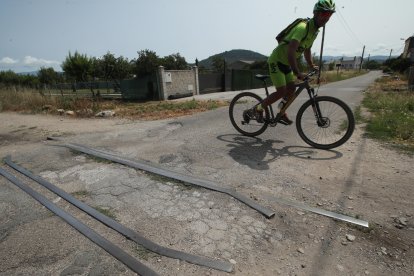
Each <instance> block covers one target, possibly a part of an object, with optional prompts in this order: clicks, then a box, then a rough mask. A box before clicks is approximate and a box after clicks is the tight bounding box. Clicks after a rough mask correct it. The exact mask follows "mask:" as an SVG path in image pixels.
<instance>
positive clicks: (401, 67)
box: [384, 57, 410, 73]
mask: <svg viewBox="0 0 414 276" xmlns="http://www.w3.org/2000/svg"><path fill="white" fill-rule="evenodd" d="M384 65H385V66H387V67H389V68H391V70H393V71H398V72H400V73H404V72H405V71H406V70H407V69H408V68H410V59H409V58H402V57H399V58H392V59H389V60H387V61H386V62H384Z"/></svg>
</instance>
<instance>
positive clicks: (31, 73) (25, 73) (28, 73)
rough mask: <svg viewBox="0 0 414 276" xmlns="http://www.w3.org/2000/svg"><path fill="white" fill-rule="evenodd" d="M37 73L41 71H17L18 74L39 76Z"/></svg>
mask: <svg viewBox="0 0 414 276" xmlns="http://www.w3.org/2000/svg"><path fill="white" fill-rule="evenodd" d="M37 73H39V71H31V72H20V73H16V74H17V75H21V76H24V75H26V76H37Z"/></svg>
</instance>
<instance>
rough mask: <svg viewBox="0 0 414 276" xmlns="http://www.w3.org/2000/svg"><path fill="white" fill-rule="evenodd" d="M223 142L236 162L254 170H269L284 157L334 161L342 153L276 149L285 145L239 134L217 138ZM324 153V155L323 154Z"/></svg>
mask: <svg viewBox="0 0 414 276" xmlns="http://www.w3.org/2000/svg"><path fill="white" fill-rule="evenodd" d="M217 139H219V140H220V141H223V142H229V143H230V144H228V145H227V146H228V147H230V148H231V149H230V151H229V155H230V156H231V157H232V158H233V159H234V161H236V162H238V163H240V164H243V165H246V166H248V167H250V168H251V169H254V170H268V169H269V164H270V163H272V162H274V161H276V160H277V159H278V158H282V157H296V158H300V159H312V160H334V159H338V158H341V157H342V156H343V154H342V153H340V152H338V151H335V150H319V149H315V148H311V147H304V146H286V147H283V148H279V149H278V148H277V147H274V145H275V144H281V143H284V142H283V141H280V140H273V139H268V140H262V139H261V138H258V137H248V136H243V135H238V134H224V135H219V136H217ZM321 153H323V154H321Z"/></svg>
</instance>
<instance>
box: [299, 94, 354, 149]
mask: <svg viewBox="0 0 414 276" xmlns="http://www.w3.org/2000/svg"><path fill="white" fill-rule="evenodd" d="M315 101H316V104H317V105H318V106H319V110H320V112H321V117H322V120H323V122H324V124H323V125H319V124H318V122H317V119H316V116H315V113H314V110H313V105H312V102H313V101H312V100H308V101H307V102H305V103H304V104H303V105H302V106H301V107H300V109H299V111H298V114H297V116H296V129H297V131H298V133H299V136H300V137H301V138H302V139H303V141H305V143H307V144H308V145H310V146H312V147H314V148H318V149H332V148H336V147H339V146H341V145H343V144H344V143H345V142H346V141H348V139H349V138H350V137H351V136H352V133H353V132H354V129H355V118H354V115H353V113H352V110H351V108H349V106H348V105H347V104H346V103H344V102H343V101H341V100H340V99H337V98H334V97H330V96H321V97H317V98H315Z"/></svg>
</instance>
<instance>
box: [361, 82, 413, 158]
mask: <svg viewBox="0 0 414 276" xmlns="http://www.w3.org/2000/svg"><path fill="white" fill-rule="evenodd" d="M367 92H368V93H366V95H365V98H364V100H363V105H364V106H365V107H366V108H368V109H369V111H370V112H371V116H370V117H369V118H368V120H367V127H366V130H367V135H368V136H369V137H372V138H375V139H379V140H382V141H386V142H390V143H392V144H394V145H395V146H397V147H399V148H402V149H404V150H407V151H410V152H414V93H412V92H409V91H408V89H407V82H406V81H403V80H400V79H394V78H389V77H388V78H382V79H379V80H378V81H376V82H375V83H374V84H373V85H372V86H371V87H370V88H369V90H368V91H367Z"/></svg>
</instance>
